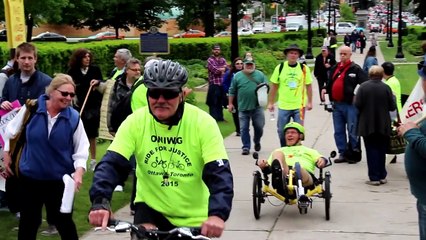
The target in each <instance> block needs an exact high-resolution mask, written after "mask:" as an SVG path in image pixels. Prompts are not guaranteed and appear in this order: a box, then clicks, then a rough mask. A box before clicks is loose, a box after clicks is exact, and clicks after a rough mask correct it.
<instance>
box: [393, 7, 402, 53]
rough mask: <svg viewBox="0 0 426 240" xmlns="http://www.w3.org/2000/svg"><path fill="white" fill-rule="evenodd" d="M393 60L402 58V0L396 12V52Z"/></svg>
mask: <svg viewBox="0 0 426 240" xmlns="http://www.w3.org/2000/svg"><path fill="white" fill-rule="evenodd" d="M395 58H399V59H401V58H404V53H403V52H402V0H399V12H398V50H397V51H396V55H395Z"/></svg>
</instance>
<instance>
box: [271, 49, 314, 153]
mask: <svg viewBox="0 0 426 240" xmlns="http://www.w3.org/2000/svg"><path fill="white" fill-rule="evenodd" d="M284 55H286V58H287V61H285V62H284V63H281V64H279V65H278V66H276V67H275V70H274V72H273V73H272V76H271V78H270V81H271V84H270V85H271V89H270V92H269V100H268V109H269V111H270V112H273V111H274V110H275V106H274V104H275V101H276V99H275V98H276V95H277V92H278V121H277V132H278V137H279V139H280V145H281V147H284V146H285V139H284V134H283V129H284V126H285V125H286V124H287V123H289V122H290V120H291V119H293V121H295V122H298V123H300V124H302V125H303V121H304V115H305V110H311V109H312V85H311V83H312V78H311V71H310V69H309V67H307V66H306V65H304V64H301V63H299V62H298V59H299V57H301V56H302V55H303V50H302V49H301V48H299V46H297V44H292V45H290V46H288V47H287V48H286V49H285V50H284Z"/></svg>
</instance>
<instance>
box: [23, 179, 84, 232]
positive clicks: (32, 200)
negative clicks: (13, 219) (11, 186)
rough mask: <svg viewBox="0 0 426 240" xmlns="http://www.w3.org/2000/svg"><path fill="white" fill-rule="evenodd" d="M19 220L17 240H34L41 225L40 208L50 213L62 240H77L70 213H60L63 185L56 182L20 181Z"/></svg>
mask: <svg viewBox="0 0 426 240" xmlns="http://www.w3.org/2000/svg"><path fill="white" fill-rule="evenodd" d="M20 180H21V181H20V190H21V196H22V198H21V205H20V208H21V218H20V220H19V232H18V240H35V239H36V238H37V231H38V228H39V227H40V225H41V218H42V207H43V205H45V206H46V212H50V214H51V215H50V216H51V218H52V219H51V220H52V221H53V222H54V225H55V226H56V228H57V230H58V232H59V235H60V236H61V239H62V240H77V239H78V235H77V229H76V226H75V224H74V221H73V219H72V213H68V214H65V213H61V212H60V211H59V210H60V206H61V202H62V195H63V191H64V183H63V182H62V180H58V181H39V180H35V179H30V178H26V177H21V179H20Z"/></svg>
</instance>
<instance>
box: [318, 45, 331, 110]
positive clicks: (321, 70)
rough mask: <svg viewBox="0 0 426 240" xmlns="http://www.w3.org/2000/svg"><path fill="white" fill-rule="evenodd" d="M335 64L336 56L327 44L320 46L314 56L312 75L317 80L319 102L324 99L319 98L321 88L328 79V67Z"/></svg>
mask: <svg viewBox="0 0 426 240" xmlns="http://www.w3.org/2000/svg"><path fill="white" fill-rule="evenodd" d="M334 65H336V58H335V57H334V55H333V54H331V53H330V51H329V50H328V48H327V46H322V47H321V53H320V54H318V56H317V57H316V58H315V68H314V76H315V78H316V79H317V81H318V90H319V95H320V100H321V102H324V101H325V99H323V98H321V89H322V88H323V87H324V86H325V83H326V82H327V80H328V74H329V72H330V68H331V67H333V66H334Z"/></svg>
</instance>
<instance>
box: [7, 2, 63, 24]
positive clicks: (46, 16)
mask: <svg viewBox="0 0 426 240" xmlns="http://www.w3.org/2000/svg"><path fill="white" fill-rule="evenodd" d="M70 1H71V0H43V1H40V0H24V10H25V16H28V14H30V13H31V15H32V17H33V19H34V23H46V22H55V21H60V20H61V19H62V10H63V9H64V8H65V7H66V6H67V5H69V4H70ZM0 9H1V10H2V11H0V19H5V13H4V2H3V1H0Z"/></svg>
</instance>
